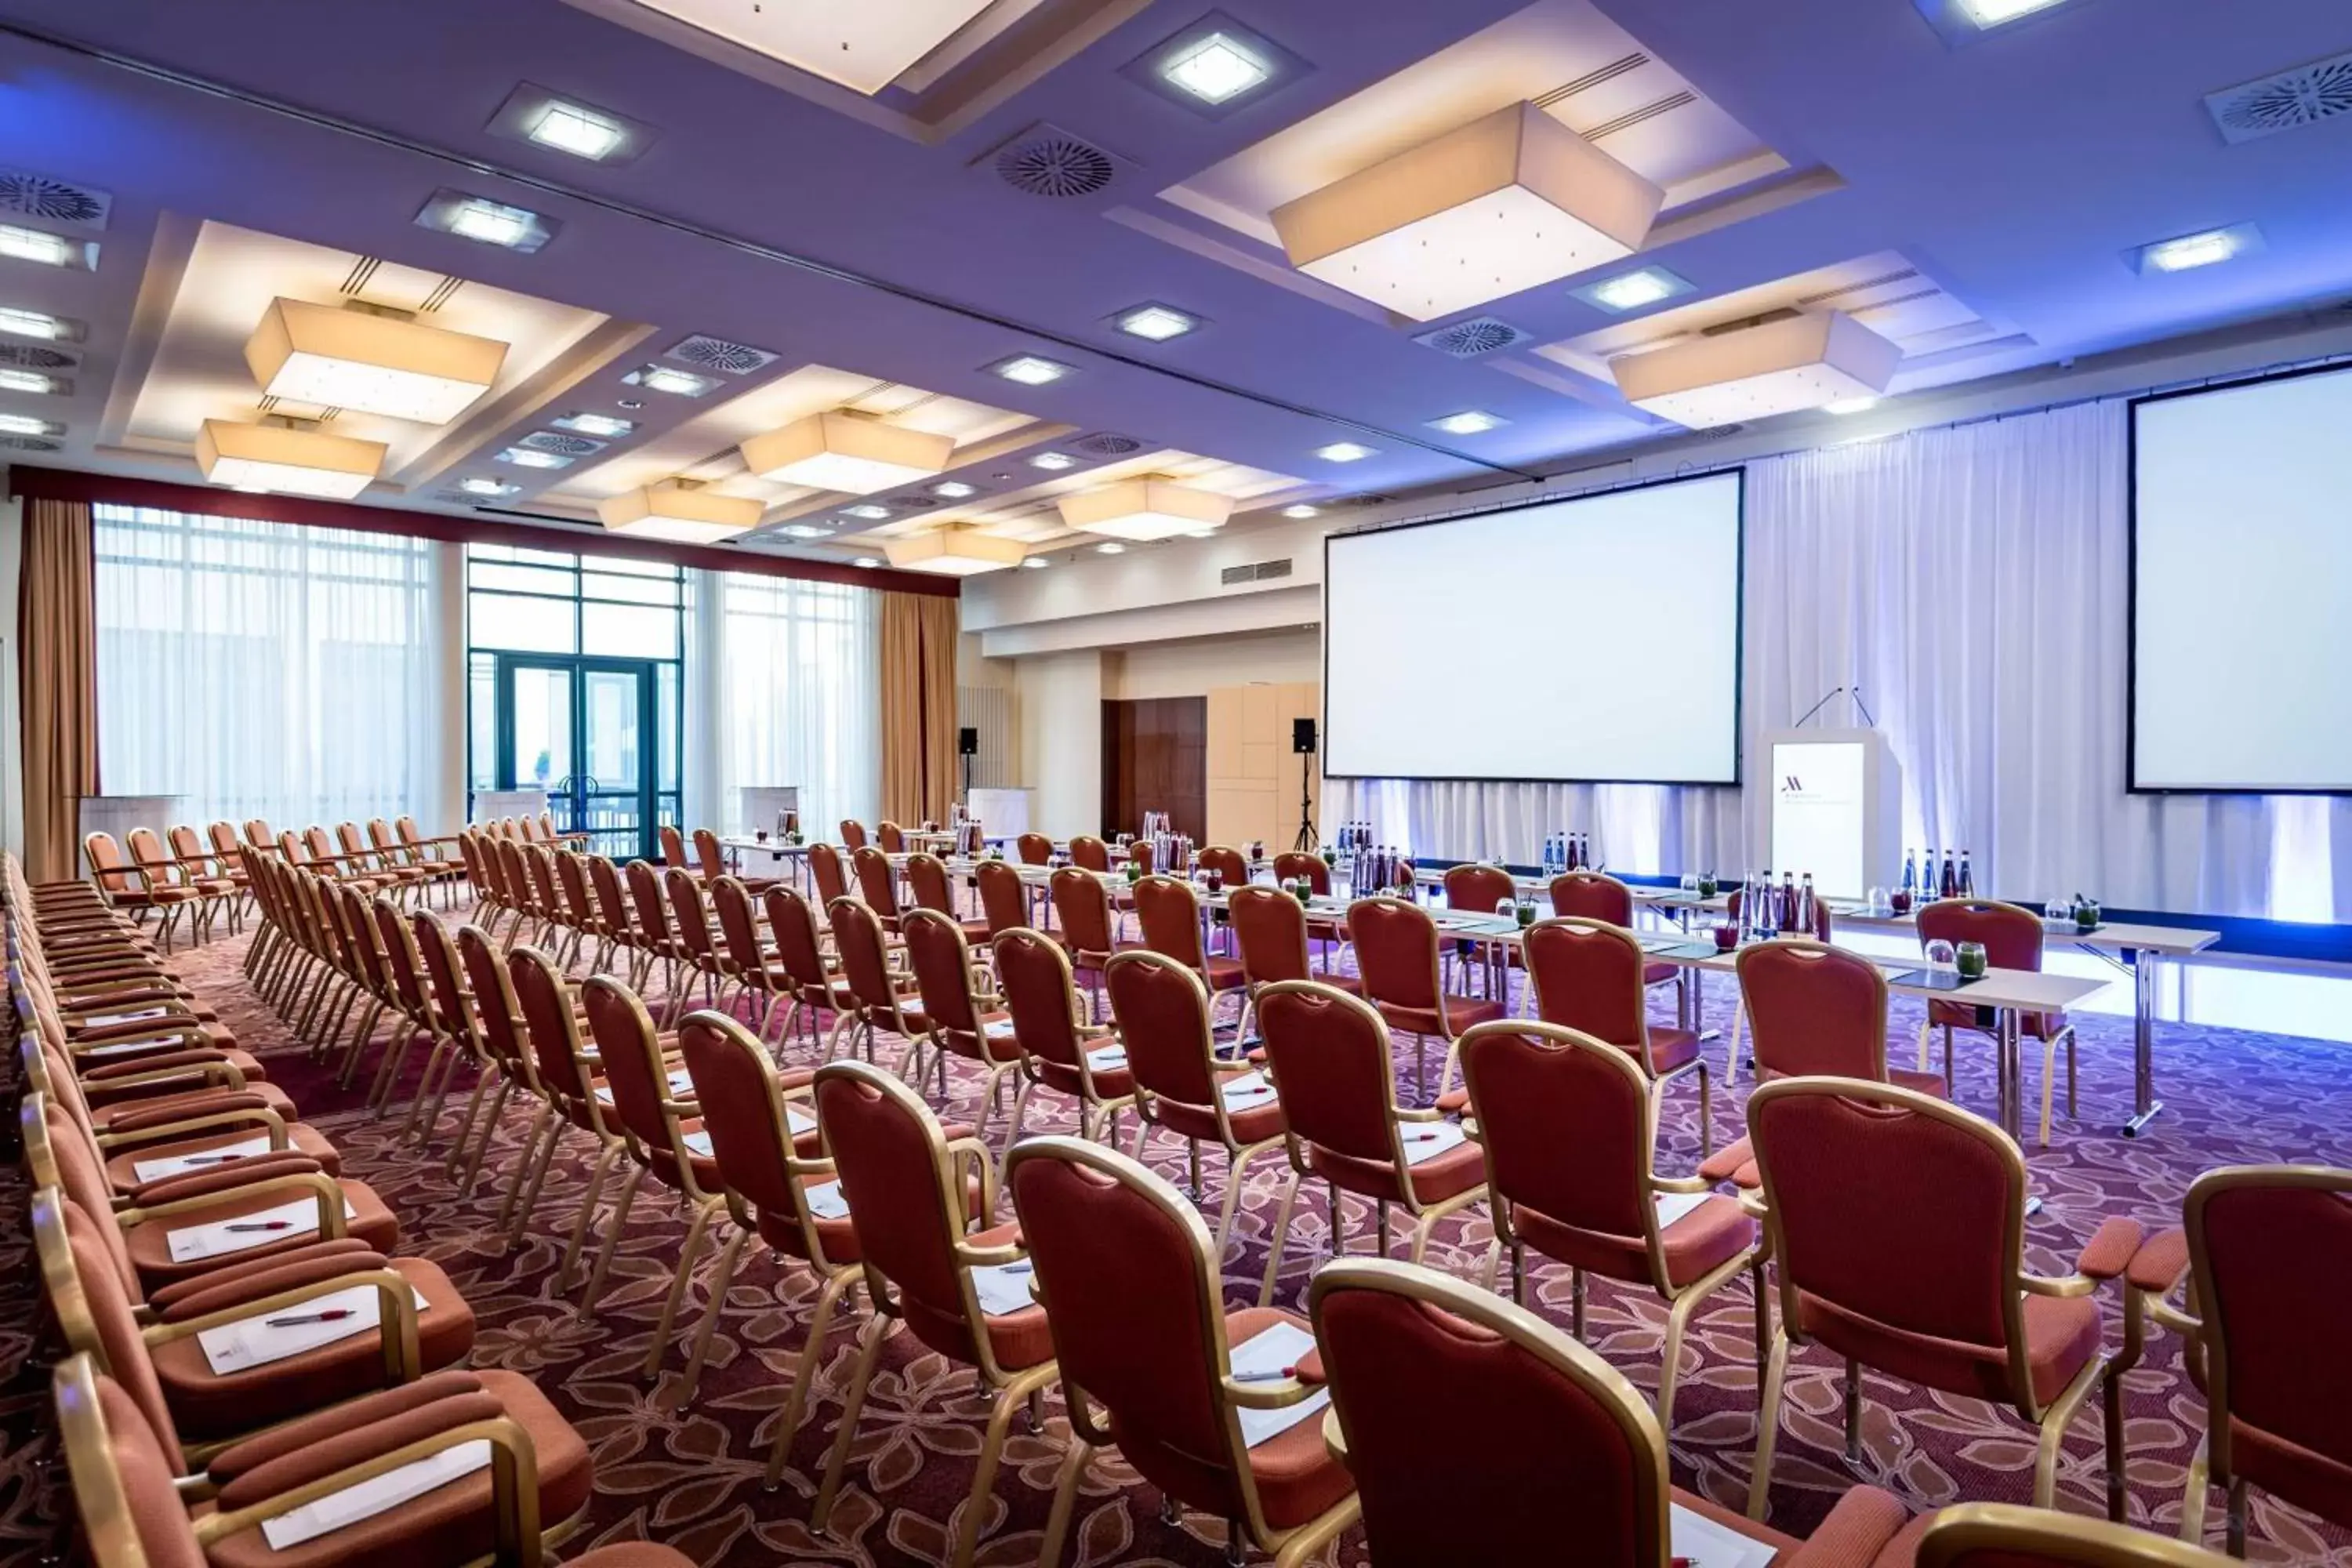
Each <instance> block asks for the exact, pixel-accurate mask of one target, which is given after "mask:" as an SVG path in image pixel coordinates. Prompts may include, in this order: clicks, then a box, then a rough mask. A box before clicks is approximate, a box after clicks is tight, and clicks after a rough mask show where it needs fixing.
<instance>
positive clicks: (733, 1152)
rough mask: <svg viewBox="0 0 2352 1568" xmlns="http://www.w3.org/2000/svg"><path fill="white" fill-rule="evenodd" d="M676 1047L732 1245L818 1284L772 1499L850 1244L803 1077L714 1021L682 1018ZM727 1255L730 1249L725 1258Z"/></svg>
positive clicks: (772, 1478)
mask: <svg viewBox="0 0 2352 1568" xmlns="http://www.w3.org/2000/svg"><path fill="white" fill-rule="evenodd" d="M677 1048H678V1054H679V1055H680V1056H682V1057H683V1058H686V1070H687V1074H688V1078H689V1079H691V1080H692V1082H693V1085H694V1100H695V1104H696V1106H697V1108H698V1110H700V1111H701V1113H702V1131H703V1132H705V1133H706V1134H708V1135H709V1140H710V1158H711V1161H712V1163H714V1165H715V1166H716V1167H717V1170H716V1175H717V1180H718V1185H719V1188H720V1189H721V1191H722V1192H723V1194H724V1195H725V1198H726V1202H727V1212H728V1215H729V1217H730V1218H731V1219H732V1220H733V1221H734V1223H735V1226H736V1232H737V1236H738V1237H741V1236H742V1235H744V1234H746V1233H749V1232H757V1233H758V1235H759V1237H760V1239H761V1241H764V1242H766V1243H767V1244H768V1246H769V1247H770V1248H771V1249H772V1250H773V1251H774V1253H775V1254H776V1256H777V1257H778V1258H781V1259H789V1260H792V1261H796V1262H799V1263H803V1264H805V1265H806V1266H807V1267H808V1268H809V1270H810V1272H812V1273H813V1274H814V1275H815V1276H816V1278H817V1279H818V1280H820V1281H821V1282H822V1288H821V1289H819V1291H818V1293H817V1299H816V1315H815V1317H814V1318H813V1319H812V1320H811V1321H810V1322H809V1331H808V1338H807V1339H806V1340H804V1341H803V1342H802V1344H801V1350H800V1355H799V1357H798V1358H797V1359H796V1360H795V1361H794V1363H793V1381H792V1391H791V1392H790V1393H789V1394H786V1395H785V1398H784V1414H783V1419H782V1421H781V1422H779V1423H778V1425H777V1426H776V1437H775V1445H774V1447H772V1448H771V1449H770V1450H769V1453H768V1474H767V1485H768V1487H769V1489H771V1490H772V1489H774V1488H775V1486H776V1483H777V1482H778V1481H780V1480H782V1479H783V1474H784V1460H785V1458H786V1457H787V1456H788V1455H789V1454H790V1453H791V1452H792V1444H793V1436H795V1435H796V1434H797V1433H798V1432H799V1431H800V1425H801V1415H802V1412H803V1411H804V1410H806V1409H807V1408H808V1394H809V1388H810V1385H811V1384H813V1383H814V1380H815V1377H816V1370H817V1366H818V1364H819V1363H820V1362H821V1361H822V1360H823V1359H824V1342H825V1335H826V1334H827V1332H828V1331H830V1330H831V1329H832V1327H833V1315H834V1312H835V1310H836V1309H837V1308H838V1307H839V1306H840V1304H841V1297H842V1292H844V1291H845V1290H846V1289H849V1287H850V1286H852V1285H854V1284H855V1283H856V1281H857V1278H858V1264H857V1237H856V1232H855V1231H853V1230H852V1229H851V1228H850V1224H849V1216H848V1215H847V1214H846V1213H845V1212H844V1210H843V1208H842V1206H841V1204H840V1202H839V1199H840V1196H841V1193H840V1188H839V1187H838V1185H837V1184H835V1180H834V1171H833V1163H832V1162H831V1161H830V1160H827V1159H825V1158H824V1155H823V1152H822V1150H821V1148H820V1146H819V1134H818V1131H817V1129H816V1127H815V1126H814V1118H813V1117H812V1116H811V1115H810V1114H809V1110H808V1106H809V1104H810V1102H809V1100H808V1099H807V1095H808V1090H807V1089H806V1087H805V1085H806V1082H807V1079H806V1078H805V1076H803V1075H798V1074H786V1073H784V1072H782V1071H779V1070H778V1068H777V1067H776V1063H775V1059H774V1058H772V1056H770V1055H769V1053H768V1047H766V1046H764V1045H762V1044H761V1043H760V1041H758V1040H757V1039H755V1038H753V1037H752V1035H751V1030H749V1029H747V1028H745V1027H744V1026H742V1025H741V1024H740V1023H738V1022H736V1021H735V1020H734V1019H732V1018H730V1017H729V1016H726V1015H725V1014H723V1013H712V1012H707V1011H706V1012H694V1013H689V1014H688V1015H687V1016H686V1017H685V1019H684V1020H683V1021H682V1022H680V1023H679V1025H678V1027H677ZM734 1246H735V1244H734V1243H733V1242H730V1253H731V1252H732V1250H733V1248H734ZM728 1267H729V1268H732V1263H731V1261H730V1263H729V1264H728ZM710 1300H711V1301H712V1303H713V1310H714V1311H715V1310H716V1309H717V1307H718V1305H719V1303H721V1302H723V1301H724V1300H725V1284H724V1282H723V1281H722V1282H721V1284H720V1287H719V1289H717V1290H714V1291H713V1292H712V1294H711V1298H710Z"/></svg>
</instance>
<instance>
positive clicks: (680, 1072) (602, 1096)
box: [596, 1068, 694, 1105]
mask: <svg viewBox="0 0 2352 1568" xmlns="http://www.w3.org/2000/svg"><path fill="white" fill-rule="evenodd" d="M667 1081H668V1083H669V1097H670V1098H671V1099H672V1100H692V1099H693V1098H694V1075H693V1074H692V1073H689V1072H688V1071H687V1070H686V1069H685V1068H678V1069H677V1071H676V1072H674V1073H672V1074H670V1075H669V1078H668V1080H667ZM596 1099H597V1100H599V1101H600V1102H601V1103H603V1104H605V1105H610V1104H612V1103H613V1091H612V1090H611V1089H598V1090H597V1091H596Z"/></svg>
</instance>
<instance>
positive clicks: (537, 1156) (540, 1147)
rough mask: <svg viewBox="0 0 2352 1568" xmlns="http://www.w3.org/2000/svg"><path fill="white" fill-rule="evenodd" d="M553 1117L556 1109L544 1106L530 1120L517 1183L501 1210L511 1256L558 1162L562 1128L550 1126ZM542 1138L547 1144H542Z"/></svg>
mask: <svg viewBox="0 0 2352 1568" xmlns="http://www.w3.org/2000/svg"><path fill="white" fill-rule="evenodd" d="M554 1115H555V1107H554V1106H552V1105H546V1104H542V1105H541V1107H540V1108H539V1114H538V1115H536V1116H534V1117H532V1118H531V1119H530V1133H529V1134H528V1135H527V1136H526V1137H525V1138H524V1139H523V1144H522V1158H521V1159H520V1160H519V1161H517V1162H516V1163H515V1173H514V1181H513V1182H512V1183H511V1184H509V1186H508V1187H507V1200H506V1203H505V1204H504V1205H502V1206H501V1207H500V1208H499V1226H500V1228H502V1229H504V1230H505V1231H506V1233H507V1250H508V1251H509V1252H512V1251H513V1250H514V1249H515V1244H516V1243H517V1242H519V1241H520V1240H521V1239H522V1227H523V1224H524V1222H525V1221H527V1220H529V1219H530V1207H531V1205H533V1204H535V1203H537V1202H538V1201H539V1188H540V1184H541V1182H544V1181H545V1180H547V1167H548V1165H549V1164H550V1163H551V1162H552V1161H553V1160H554V1158H555V1146H556V1144H558V1143H559V1142H562V1139H563V1127H562V1123H561V1122H557V1123H556V1124H555V1125H554V1126H552V1127H551V1126H549V1125H548V1123H549V1122H550V1121H551V1120H552V1119H553V1118H554ZM542 1138H543V1139H544V1140H545V1142H544V1143H542V1142H541V1139H542ZM534 1166H536V1167H537V1172H538V1173H537V1174H536V1175H535V1176H534V1175H533V1174H532V1169H533V1167H534ZM526 1180H528V1181H529V1183H530V1197H529V1198H525V1197H524V1196H523V1184H524V1183H525V1182H526ZM509 1220H511V1221H512V1222H513V1223H512V1224H511V1225H509V1223H508V1222H509Z"/></svg>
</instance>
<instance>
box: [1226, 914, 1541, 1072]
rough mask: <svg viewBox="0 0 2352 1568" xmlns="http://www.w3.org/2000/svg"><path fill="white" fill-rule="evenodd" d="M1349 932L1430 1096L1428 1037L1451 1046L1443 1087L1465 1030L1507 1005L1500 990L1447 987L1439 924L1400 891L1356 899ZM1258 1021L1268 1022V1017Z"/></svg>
mask: <svg viewBox="0 0 2352 1568" xmlns="http://www.w3.org/2000/svg"><path fill="white" fill-rule="evenodd" d="M1348 939H1349V942H1353V943H1354V944H1355V948H1356V973H1357V974H1358V975H1359V976H1360V979H1361V982H1362V989H1363V996H1364V1000H1365V1001H1367V1002H1370V1004H1371V1005H1373V1006H1374V1007H1375V1008H1377V1009H1378V1010H1379V1012H1380V1016H1381V1022H1382V1023H1383V1024H1384V1025H1385V1026H1386V1028H1384V1029H1383V1030H1382V1034H1383V1036H1385V1034H1386V1032H1387V1029H1398V1030H1402V1031H1403V1032H1404V1033H1405V1034H1408V1035H1411V1036H1412V1037H1413V1044H1414V1047H1415V1062H1414V1080H1415V1084H1416V1086H1417V1088H1418V1089H1419V1091H1420V1094H1421V1096H1422V1098H1423V1099H1424V1100H1425V1099H1427V1098H1428V1097H1429V1041H1430V1037H1432V1036H1434V1037H1437V1038H1438V1039H1440V1040H1443V1041H1444V1043H1445V1045H1446V1047H1447V1056H1446V1059H1445V1064H1444V1068H1445V1070H1444V1075H1443V1077H1442V1078H1441V1079H1440V1080H1439V1085H1438V1088H1439V1091H1440V1092H1441V1093H1443V1092H1444V1090H1445V1089H1447V1088H1450V1087H1451V1086H1452V1084H1453V1081H1454V1061H1453V1055H1452V1047H1453V1045H1454V1039H1455V1037H1457V1036H1459V1035H1460V1034H1461V1033H1462V1031H1463V1030H1465V1029H1466V1028H1468V1027H1469V1026H1471V1025H1473V1024H1483V1023H1485V1022H1486V1021H1487V1020H1488V1019H1489V1018H1499V1017H1501V1016H1503V1015H1504V1013H1505V1012H1506V1011H1507V1008H1508V1004H1507V1001H1506V999H1505V998H1503V997H1500V996H1456V995H1450V994H1447V993H1446V991H1445V989H1444V982H1443V980H1442V979H1441V977H1440V975H1439V973H1438V949H1437V924H1436V922H1435V921H1432V920H1431V919H1430V918H1429V911H1428V910H1424V909H1423V908H1422V907H1421V906H1420V905H1419V904H1416V903H1412V902H1410V901H1408V900H1403V899H1391V898H1372V899H1358V900H1356V901H1355V902H1354V903H1352V904H1349V906H1348ZM1259 1027H1260V1028H1261V1029H1263V1028H1264V1027H1265V1026H1264V1024H1263V1022H1261V1023H1260V1025H1259Z"/></svg>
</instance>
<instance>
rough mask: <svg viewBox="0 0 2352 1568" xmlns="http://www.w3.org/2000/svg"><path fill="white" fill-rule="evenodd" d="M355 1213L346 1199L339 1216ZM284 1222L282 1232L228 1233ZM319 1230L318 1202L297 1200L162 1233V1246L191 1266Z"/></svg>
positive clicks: (316, 1200) (253, 1231)
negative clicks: (234, 1226)
mask: <svg viewBox="0 0 2352 1568" xmlns="http://www.w3.org/2000/svg"><path fill="white" fill-rule="evenodd" d="M359 1212H360V1211H359V1210H357V1209H355V1208H353V1207H352V1205H351V1203H350V1201H349V1200H348V1199H346V1200H345V1201H344V1204H343V1217H344V1218H345V1219H352V1218H356V1217H357V1216H358V1215H359ZM278 1220H284V1221H285V1222H286V1227H285V1228H284V1229H283V1230H231V1229H229V1228H228V1227H229V1226H233V1225H268V1224H271V1223H273V1222H275V1221H278ZM318 1231H319V1200H318V1199H316V1198H310V1197H305V1198H298V1199H296V1200H295V1201H294V1202H292V1203H290V1204H279V1205H278V1206H277V1207H276V1208H267V1209H256V1210H255V1211H254V1212H253V1213H251V1214H241V1215H236V1217H235V1218H234V1219H225V1220H215V1221H214V1222H213V1223H212V1224H210V1225H192V1226H184V1227H183V1228H181V1229H179V1230H173V1231H166V1232H165V1233H164V1235H163V1240H164V1242H165V1244H166V1245H167V1246H168V1247H170V1249H171V1254H172V1261H173V1262H174V1263H194V1262H196V1261H198V1260H199V1259H201V1258H225V1257H226V1256H227V1255H228V1254H230V1253H232V1252H245V1251H247V1250H249V1249H251V1248H253V1247H268V1246H269V1245H270V1244H271V1243H272V1242H278V1241H288V1240H291V1239H293V1238H294V1237H301V1236H316V1235H317V1234H318Z"/></svg>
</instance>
